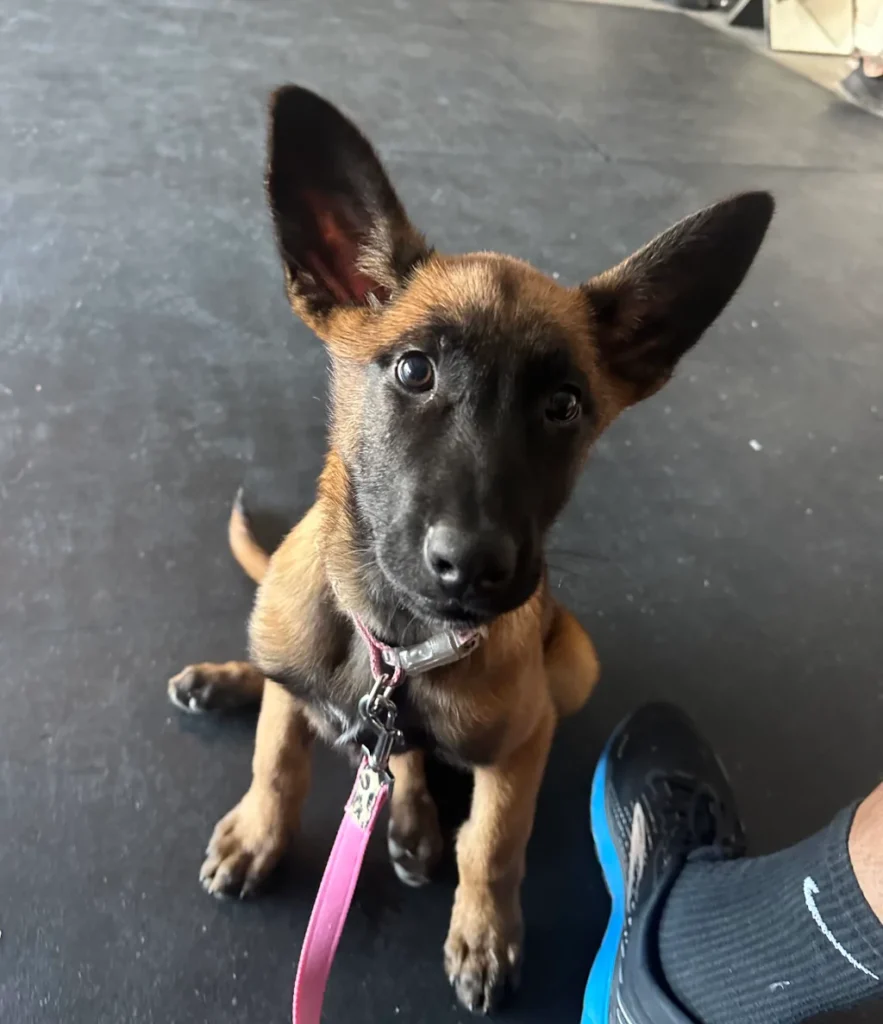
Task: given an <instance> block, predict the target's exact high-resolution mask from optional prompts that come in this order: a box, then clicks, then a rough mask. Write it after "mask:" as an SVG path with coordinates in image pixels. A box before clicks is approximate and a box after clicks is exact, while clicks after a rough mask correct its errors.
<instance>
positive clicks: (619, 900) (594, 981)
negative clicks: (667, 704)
mask: <svg viewBox="0 0 883 1024" xmlns="http://www.w3.org/2000/svg"><path fill="white" fill-rule="evenodd" d="M621 731H622V727H621V726H620V728H619V729H617V730H616V732H614V733H613V735H612V736H611V737H610V739H609V740H608V741H607V746H606V747H605V748H604V752H603V753H602V754H601V757H600V758H599V760H598V764H597V765H596V766H595V774H594V776H593V777H592V799H591V814H592V839H593V840H594V843H595V853H596V854H597V857H598V862H599V864H600V865H601V870H602V872H603V873H604V881H605V883H606V885H607V892H608V893H610V900H611V907H610V917H609V918H608V920H607V927H606V928H605V929H604V938H603V939H602V940H601V945H600V947H599V948H598V953H597V955H596V956H595V961H594V963H593V964H592V970H591V973H590V974H589V981H588V984H587V985H586V994H585V998H584V999H583V1015H582V1018H581V1021H580V1024H607V1017H608V1014H609V1006H610V989H611V986H612V983H613V970H614V968H615V966H616V953H617V950H618V949H619V943H620V938H621V936H622V930H623V925H624V924H625V876H624V875H623V870H622V865H621V863H620V860H619V856H618V854H617V852H616V846H615V845H614V842H613V835H612V834H611V832H610V825H609V824H608V822H607V809H606V792H607V771H608V765H609V763H610V753H611V751H612V750H613V745H614V743H615V742H616V740H617V739H618V738H619V736H620V734H621Z"/></svg>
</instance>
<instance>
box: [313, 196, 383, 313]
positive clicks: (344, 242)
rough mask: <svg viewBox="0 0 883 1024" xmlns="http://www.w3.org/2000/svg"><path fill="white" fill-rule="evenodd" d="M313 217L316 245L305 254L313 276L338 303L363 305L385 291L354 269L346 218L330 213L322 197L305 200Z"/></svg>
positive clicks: (355, 253)
mask: <svg viewBox="0 0 883 1024" xmlns="http://www.w3.org/2000/svg"><path fill="white" fill-rule="evenodd" d="M307 198H308V202H309V204H310V206H312V207H313V210H314V211H315V217H316V234H317V236H318V238H317V241H319V243H320V244H319V245H318V246H317V247H316V249H314V250H313V251H312V252H311V253H310V254H309V262H310V264H311V269H312V271H313V273H314V274H315V275H316V276H317V277H318V278H320V279H321V281H322V284H324V285H325V287H326V288H327V289H328V290H329V291H330V292H331V294H332V295H333V296H334V298H335V299H336V300H337V301H338V302H340V303H348V304H349V303H356V304H358V305H365V303H366V302H367V301H368V295H369V294H370V293H372V292H373V293H374V294H375V295H377V296H378V298H383V295H381V294H380V292H381V291H385V289H380V288H379V286H378V283H377V281H374V280H372V279H371V278H370V277H368V275H367V274H363V273H362V271H361V270H359V268H358V267H357V266H356V261H357V260H358V258H359V242H358V237H357V232H356V231H355V230H353V229H352V228H349V227H348V225H347V224H346V217H345V215H344V216H341V215H340V213H338V212H337V211H335V210H334V209H332V208H331V207H330V205H329V203H328V201H327V198H326V197H325V196H321V195H316V194H315V193H313V194H312V195H310V196H308V197H307Z"/></svg>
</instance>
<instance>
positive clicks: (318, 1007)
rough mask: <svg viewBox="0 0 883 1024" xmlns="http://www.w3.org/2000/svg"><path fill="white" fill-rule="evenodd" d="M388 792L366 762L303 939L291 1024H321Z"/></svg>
mask: <svg viewBox="0 0 883 1024" xmlns="http://www.w3.org/2000/svg"><path fill="white" fill-rule="evenodd" d="M389 788H390V777H389V775H388V774H387V773H386V772H380V771H377V769H375V768H372V767H371V765H370V764H369V763H368V759H367V758H365V759H364V760H363V761H362V766H361V767H360V768H359V772H358V774H357V775H356V782H355V785H354V786H353V791H352V793H351V794H350V798H349V800H348V802H347V805H346V811H345V812H344V815H343V821H341V823H340V828H339V829H338V831H337V838H336V839H335V840H334V846H333V847H332V850H331V856H330V857H329V858H328V863H327V865H326V866H325V874H324V875H323V876H322V884H321V885H320V886H319V894H318V895H317V896H316V902H315V903H314V904H313V912H312V913H311V914H310V923H309V924H308V925H307V933H306V935H305V936H304V944H303V948H302V949H301V954H300V962H299V963H298V966H297V978H296V980H295V983H294V1000H293V1003H292V1011H291V1014H292V1021H293V1024H320V1020H321V1017H322V1002H323V1000H324V998H325V987H326V985H327V984H328V976H329V974H330V973H331V964H332V963H333V961H334V954H335V953H336V952H337V944H338V942H339V941H340V936H341V933H342V932H343V926H344V923H345V922H346V918H347V914H348V913H349V909H350V904H351V903H352V901H353V893H354V892H355V889H356V882H357V881H358V879H359V872H360V871H361V870H362V861H363V860H364V858H365V850H366V849H367V848H368V840H369V839H370V838H371V833H372V832H373V831H374V826H375V825H376V824H377V818H378V815H379V814H380V812H381V811H382V810H383V806H384V804H385V803H386V801H387V798H388V797H389Z"/></svg>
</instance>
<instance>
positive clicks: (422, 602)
mask: <svg viewBox="0 0 883 1024" xmlns="http://www.w3.org/2000/svg"><path fill="white" fill-rule="evenodd" d="M378 566H379V568H380V571H381V573H382V575H383V577H384V578H385V580H386V582H387V584H388V585H389V586H390V587H391V588H392V590H393V591H394V592H395V595H396V598H397V599H398V601H399V603H400V604H401V605H402V607H403V608H404V609H406V610H407V611H408V612H409V613H410V614H411V615H413V616H415V617H416V618H418V619H419V620H420V621H421V622H423V623H425V624H426V625H427V626H430V627H432V628H434V629H438V630H443V629H477V628H478V627H480V626H487V625H490V623H491V622H493V621H494V619H497V618H499V617H500V616H501V615H505V614H506V613H507V612H510V611H513V610H514V609H515V608H518V607H520V606H521V605H522V604H523V603H524V602H525V601H526V600H527V599H528V598H529V597H530V595H531V594H532V593H533V592H534V590H535V589H536V587H537V586H538V585H539V581H540V576H541V572H537V575H536V579H535V580H533V581H532V583H531V584H530V585H525V586H524V587H523V588H521V589H520V590H519V591H518V592H517V593H515V592H513V594H511V595H510V597H509V599H507V600H505V601H493V602H487V603H484V602H482V603H480V604H479V603H478V602H473V601H469V602H464V601H457V600H451V599H445V598H437V597H429V596H427V595H426V594H421V593H419V592H416V591H414V590H412V589H411V588H410V587H408V586H406V585H405V584H403V583H402V582H401V581H400V580H398V579H397V578H396V577H395V575H394V574H393V573H391V572H390V571H389V570H388V569H387V567H386V566H384V565H383V563H382V561H381V560H379V559H378Z"/></svg>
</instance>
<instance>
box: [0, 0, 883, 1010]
mask: <svg viewBox="0 0 883 1024" xmlns="http://www.w3.org/2000/svg"><path fill="white" fill-rule="evenodd" d="M285 80H296V81H300V82H303V83H307V84H310V85H312V86H313V87H316V88H319V89H321V90H323V91H325V92H327V93H328V94H329V95H330V96H332V97H333V98H335V99H336V100H337V101H339V102H340V103H342V104H343V105H344V106H345V107H346V108H347V109H348V110H350V111H351V112H352V113H353V114H354V115H356V116H357V118H358V119H359V120H360V121H361V122H362V123H363V124H364V125H365V127H366V128H367V129H368V131H369V132H370V134H371V135H372V136H373V137H374V138H375V139H376V141H377V143H378V145H379V146H380V148H381V150H382V152H383V153H384V154H385V156H386V157H387V159H388V161H389V164H390V166H391V168H392V170H393V172H394V175H395V177H396V180H397V182H398V183H399V185H400V187H401V190H402V192H403V194H404V196H405V198H406V200H407V201H408V203H409V205H410V207H411V210H412V213H413V215H414V217H415V219H416V220H417V221H418V223H419V224H421V225H422V226H423V227H424V228H425V229H426V231H427V232H428V233H429V235H430V237H431V238H432V240H433V241H434V242H435V243H436V244H437V245H439V246H440V247H443V248H448V249H452V250H459V249H467V248H476V247H485V248H500V249H505V250H509V251H512V252H514V253H517V254H519V255H522V256H525V257H528V258H530V259H532V260H534V261H536V262H537V263H538V264H539V265H541V266H543V267H545V268H547V269H548V270H550V271H555V272H557V273H560V275H561V277H562V278H563V279H566V280H570V281H577V280H579V279H581V278H585V277H586V276H588V275H589V274H590V273H591V272H594V271H597V270H600V269H603V268H604V267H606V266H607V265H609V264H610V263H612V262H614V261H616V260H618V259H619V258H620V257H622V256H623V255H624V254H626V253H627V252H628V251H630V250H631V249H632V248H633V247H635V246H636V245H638V244H639V243H641V242H643V241H645V240H646V239H647V238H648V237H649V236H650V235H652V234H653V233H654V232H655V231H657V230H659V229H661V228H663V227H665V226H667V225H668V224H669V223H670V222H671V221H672V220H673V219H674V218H676V217H678V216H680V215H681V214H684V213H687V212H688V211H691V210H692V209H694V208H695V207H697V206H698V205H699V204H701V203H704V202H707V201H711V200H713V199H715V198H717V197H719V196H722V195H724V194H726V193H729V192H731V191H734V190H738V189H743V188H749V187H755V186H766V187H770V188H772V189H773V190H774V191H775V192H776V194H777V196H778V198H779V203H780V212H779V215H778V218H777V220H776V222H775V225H774V229H773V232H772V235H771V237H770V239H769V242H768V244H767V246H766V247H765V249H764V251H763V253H762V256H761V258H760V260H759V263H758V264H757V267H756V270H755V272H754V273H753V275H752V277H751V278H750V281H749V283H748V284H747V285H746V287H745V289H744V290H743V291H742V293H741V294H740V296H739V297H738V299H737V301H736V302H735V303H734V304H733V306H732V307H731V309H730V310H728V311H727V313H726V315H725V316H724V317H723V319H722V321H721V322H720V324H719V325H718V326H717V327H716V328H715V329H714V330H713V331H712V332H711V333H710V335H709V337H708V338H707V339H706V340H705V342H704V343H703V344H702V345H701V347H700V348H699V350H698V351H697V352H696V353H695V355H693V356H692V357H691V358H690V359H689V360H688V361H687V363H686V365H685V366H684V369H683V373H682V374H681V376H680V377H679V379H678V380H677V381H676V382H675V383H674V384H672V385H671V386H670V387H669V388H668V389H667V390H666V391H665V392H664V393H663V394H662V395H660V396H659V397H658V398H657V399H655V400H654V401H653V402H651V403H649V404H648V405H647V406H646V407H644V408H640V409H638V410H635V411H634V412H633V413H631V414H630V415H628V416H627V417H626V418H624V419H623V420H622V421H621V422H620V423H619V424H617V425H616V427H615V429H613V430H612V431H611V433H610V434H609V436H608V438H607V439H606V440H605V441H604V442H603V443H602V444H601V446H600V447H599V449H598V452H597V455H596V456H595V458H594V461H593V463H592V465H591V466H590V468H589V470H588V471H587V473H586V475H585V478H584V480H583V482H582V484H581V486H580V488H579V492H578V494H577V496H576V498H575V500H574V501H573V503H572V505H571V506H570V508H569V510H568V512H567V513H566V515H565V516H564V519H563V521H562V523H561V526H560V529H559V530H558V532H557V535H556V541H555V553H554V554H553V556H552V561H553V563H554V564H555V566H557V567H558V573H557V579H558V582H559V585H560V592H561V595H562V597H564V598H565V599H566V600H567V601H568V602H569V603H570V604H571V605H572V607H573V608H574V609H575V610H576V611H577V613H578V614H579V616H580V617H581V619H582V620H583V621H584V622H585V623H586V624H587V625H588V626H589V628H590V629H591V631H592V633H593V635H594V637H595V639H596V641H597V645H598V647H599V650H600V653H601V656H602V660H603V663H604V667H605V675H604V680H603V684H602V685H601V687H600V688H599V690H598V692H597V696H596V698H595V699H593V701H592V702H591V704H590V707H589V708H588V709H587V710H586V712H585V713H584V714H582V715H581V716H580V717H579V718H578V719H577V720H574V721H571V722H569V723H568V724H567V725H566V727H565V728H564V729H563V731H562V733H561V736H560V739H559V741H558V744H557V747H556V750H555V753H554V757H553V762H552V765H551V769H550V772H549V775H548V778H547V784H546V786H545V788H544V792H543V796H542V802H541V807H540V812H539V817H538V821H537V828H536V833H535V839H534V841H533V843H532V846H531V850H530V867H529V878H528V882H527V885H526V893H525V900H526V913H527V924H528V940H527V963H526V971H525V977H524V987H523V991H522V993H521V995H520V997H519V999H518V1001H517V1002H516V1003H515V1004H514V1006H513V1007H512V1008H511V1009H510V1011H509V1012H508V1015H507V1019H508V1020H511V1021H513V1022H519V1021H523V1022H532V1024H559V1022H561V1024H565V1022H566V1024H575V1022H576V1021H577V1019H578V1013H579V1006H580V999H581V994H582V986H583V983H584V980H585V977H586V974H587V971H588V967H589V963H590V960H591V957H592V955H593V952H594V950H595V946H596V944H597V942H598V939H599V936H600V933H601V930H602V927H603V923H604V918H605V915H606V898H605V896H604V893H603V888H602V885H601V882H600V878H599V874H598V871H597V868H596V865H595V861H594V858H593V854H592V852H591V848H590V841H589V833H588V820H587V791H588V784H589V777H590V773H591V769H592V766H593V762H594V760H595V758H596V756H597V754H598V751H599V749H600V747H601V744H602V742H603V740H604V737H605V735H606V734H607V732H608V731H609V729H610V728H611V727H612V726H613V724H614V723H615V721H616V720H617V719H618V718H619V717H620V716H621V715H622V714H623V713H625V712H627V711H628V710H629V709H631V708H633V707H634V706H635V705H636V704H637V703H638V702H640V701H643V700H644V699H646V698H648V697H651V696H652V697H663V696H664V697H668V698H673V699H675V700H678V701H680V702H681V703H682V704H683V705H684V706H685V707H686V708H687V709H688V710H689V711H690V712H692V713H693V714H694V715H695V716H696V717H697V718H698V719H699V721H700V722H701V723H702V725H703V726H704V727H705V728H706V729H707V730H708V732H709V733H710V734H711V735H712V737H713V738H714V740H715V741H716V742H717V744H718V745H719V747H720V750H721V752H722V753H723V755H724V757H725V759H726V761H727V763H728V764H729V766H730V769H731V772H732V775H733V778H734V781H735V785H736V787H737V789H738V792H739V795H740V797H741V800H742V804H743V806H744V810H745V815H746V818H747V821H748V825H749V827H750V830H751V833H752V836H753V838H754V843H755V849H757V850H767V849H771V848H773V847H776V846H779V845H781V844H783V843H786V842H789V841H791V840H794V839H796V838H798V837H800V836H802V835H803V834H804V833H806V832H807V831H808V830H811V829H814V828H815V827H817V826H819V825H821V824H822V823H823V822H824V821H825V820H826V818H827V817H828V816H829V815H831V814H832V813H833V812H834V811H835V810H836V809H837V808H838V807H839V806H840V805H841V804H842V803H844V802H846V801H848V800H850V799H852V798H853V797H855V796H857V795H859V794H861V793H862V792H864V791H865V790H867V789H868V788H870V787H871V785H872V784H873V783H874V782H875V781H876V780H877V779H878V778H879V777H880V774H881V767H883V755H881V750H883V747H881V726H883V683H881V669H880V665H881V655H883V633H881V627H880V608H881V596H883V595H881V586H883V585H881V582H880V581H881V578H883V545H881V520H883V444H881V442H883V350H881V347H883V338H881V326H880V325H881V317H883V294H881V289H880V273H881V252H883V214H881V211H883V128H881V126H879V125H878V124H877V123H876V122H874V121H872V120H870V119H868V118H866V117H865V116H864V115H861V114H860V113H858V112H853V111H852V110H850V109H847V108H844V107H842V106H840V105H839V104H838V102H837V101H836V100H835V99H834V98H833V97H831V96H829V95H828V94H827V93H825V92H823V91H820V90H818V89H817V88H815V87H814V86H812V85H811V84H808V83H807V82H805V81H803V80H801V79H798V78H796V77H793V76H791V75H790V74H789V73H787V72H786V71H784V70H782V69H780V68H778V67H777V66H775V65H774V64H773V63H771V62H768V61H767V60H765V59H763V58H761V57H759V56H757V55H754V54H752V53H750V52H748V51H746V50H743V49H741V48H739V47H738V46H736V45H735V44H733V43H731V42H730V41H728V40H727V39H725V38H724V37H722V36H720V35H718V34H715V33H713V32H711V31H709V30H706V29H705V28H703V27H701V26H700V25H698V24H696V23H694V22H691V21H689V20H687V19H684V18H682V17H679V16H675V15H671V14H668V13H656V12H646V11H637V10H624V9H618V8H612V7H607V6H588V5H580V4H574V5H569V4H562V3H546V2H541V0H537V2H528V0H510V2H507V3H502V2H500V3H494V2H487V0H480V2H466V0H452V2H447V3H445V2H439V0H396V2H392V3H390V2H386V0H361V2H358V3H353V2H350V0H300V2H298V3H297V4H296V5H295V4H292V3H288V2H286V0H262V2H256V0H236V2H234V0H230V2H227V3H221V2H218V3H213V2H210V0H179V2H168V3H160V2H153V3H151V2H149V0H142V2H131V3H130V2H120V0H114V2H104V0H94V2H90V0H28V3H27V4H21V3H16V2H13V0H0V353H2V358H0V524H2V526H0V615H2V635H0V644H2V646H0V701H2V702H0V931H2V935H0V1020H2V1021H3V1024H7V1022H8V1024H35V1022H40V1024H44V1022H45V1024H56V1022H62V1024H122V1022H141V1024H147V1022H163V1024H167V1022H174V1024H184V1022H187V1024H191V1022H193V1024H196V1022H203V1021H204V1022H211V1024H222V1022H231V1024H232V1022H243V1021H249V1022H269V1021H279V1022H282V1021H285V1020H286V1019H287V1015H288V1002H289V998H290V988H289V986H290V982H291V980H292V977H293V970H294V961H295V958H296V955H297V951H298V948H299V944H300V940H301V937H302V935H303V930H304V927H305V924H306V919H307V915H308V911H309V907H310V904H311V901H312V897H313V894H314V892H315V889H316V885H317V883H318V879H319V876H320V872H321V869H322V865H323V862H324V857H325V855H326V853H327V851H328V849H329V846H330V843H331V840H332V837H333V833H334V830H335V829H336V825H337V821H338V817H339V812H340V807H341V803H342V800H343V798H344V796H345V792H346V789H347V784H348V782H347V776H348V769H346V767H345V766H344V765H342V764H340V763H338V762H337V761H336V760H335V759H334V758H333V756H332V755H330V754H326V753H323V754H321V755H320V758H319V761H318V770H317V773H316V774H317V780H316V786H315V789H314V792H313V795H312V797H311V800H310V803H309V806H308V811H307V814H306V821H305V826H304V835H303V839H302V841H301V842H300V844H299V846H298V848H297V850H296V851H295V852H294V853H293V854H292V857H291V859H290V861H289V862H288V863H287V864H286V867H285V871H284V872H283V875H282V879H281V881H280V884H279V885H278V887H277V890H276V891H275V892H274V893H272V894H270V895H269V896H268V897H266V898H264V899H262V900H261V901H259V902H255V903H252V904H249V905H244V906H233V905H224V904H219V903H216V902H214V901H212V900H210V899H209V898H207V897H206V896H205V895H204V894H203V893H202V891H201V890H200V888H199V886H198V885H197V878H196V876H197V870H198V867H199V864H200V859H201V854H202V850H203V847H204V844H205V842H206V839H207V838H208V835H209V832H210V829H211V828H212V826H213V824H214V822H215V820H216V819H217V818H218V817H219V816H220V815H221V814H222V813H223V812H225V811H226V810H228V808H229V807H230V806H231V805H232V803H233V802H234V801H235V800H236V799H237V798H238V797H239V795H240V794H241V792H242V791H243V789H244V787H245V785H246V783H247V778H248V764H249V757H250V748H251V734H252V729H253V722H248V721H246V722H238V723H237V722H232V723H212V722H194V721H192V720H190V719H184V718H181V717H179V716H178V715H177V714H176V713H175V712H174V711H173V710H172V708H171V707H170V706H169V705H167V703H166V699H165V680H166V677H167V676H169V675H170V674H171V673H172V672H174V671H176V670H177V669H178V668H180V667H181V666H182V665H183V664H185V663H186V662H189V661H193V660H199V659H203V658H211V659H222V658H225V657H230V656H236V655H237V654H239V653H240V652H241V650H242V644H243V636H244V621H245V616H246V613H247V610H248V607H249V601H250V588H249V586H248V585H247V584H246V583H245V582H244V581H243V580H242V579H241V578H240V574H239V572H238V570H237V568H236V567H235V566H234V564H233V563H232V560H231V559H230V557H229V555H228V554H227V551H226V548H225V540H224V524H225V519H226V515H227V508H228V503H229V501H230V498H231V496H232V494H233V492H234V491H235V489H236V487H237V486H238V485H239V483H240V482H241V481H242V479H243V478H244V477H245V476H246V475H248V476H249V477H250V484H251V487H252V493H253V495H255V496H256V498H257V500H258V502H259V503H260V504H262V505H263V506H264V507H266V508H268V509H270V510H273V511H275V512H277V513H279V514H281V515H282V516H283V517H284V518H285V519H286V520H291V519H292V518H293V517H294V516H295V515H296V513H297V511H298V510H299V509H302V508H303V507H305V506H306V505H307V504H308V503H309V501H310V500H311V496H312V492H313V481H314V477H315V474H316V470H317V468H318V466H319V464H320V459H321V453H322V444H323V434H324V426H323V415H324V412H325V406H324V396H323V390H324V383H323V372H324V359H323V354H322V352H321V350H320V347H319V345H318V343H317V342H316V341H314V340H313V339H312V338H311V337H310V336H309V335H308V333H307V332H306V331H305V330H304V329H303V328H301V327H300V326H299V325H297V324H295V323H294V322H293V321H292V319H291V317H290V315H289V312H288V310H287V307H286V303H285V299H284V296H283V290H282V286H281V274H280V271H279V268H278V267H277V263H276V257H275V254H274V249H273V244H272V241H271V234H270V229H269V224H268V218H267V216H266V214H265V211H264V207H263V198H262V180H261V179H262V139H263V133H264V125H263V104H264V101H265V96H266V93H267V91H268V89H269V88H270V87H271V86H273V85H274V84H277V83H280V82H282V81H285ZM451 891H452V882H451V879H450V877H448V878H446V879H443V880H442V881H441V882H440V883H439V884H438V885H437V886H436V887H433V888H430V889H429V890H424V891H421V892H418V893H413V892H410V891H405V890H403V889H402V888H401V887H400V886H399V885H398V884H397V882H396V881H395V879H394V876H393V874H392V871H391V870H390V869H389V867H388V865H387V863H386V860H385V856H384V852H383V849H382V844H377V845H376V847H375V848H374V849H373V851H372V853H371V855H370V856H369V861H368V865H367V868H366V872H365V876H364V880H363V882H362V884H361V887H360V889H359V894H358V899H357V905H356V908H355V910H354V913H353V915H352V918H351V921H350V923H349V925H348V928H347V931H346V934H345V936H344V939H343V943H342V948H341V954H340V960H339V963H338V965H337V967H336V969H335V973H334V976H333V980H332V983H331V988H330V991H329V996H328V1002H327V1020H328V1021H347V1022H351V1024H363V1022H364V1024H377V1022H381V1021H383V1022H390V1021H399V1020H400V1021H402V1022H403V1024H419V1022H432V1024H436V1022H439V1024H440V1022H453V1021H460V1020H465V1019H466V1014H465V1012H464V1011H461V1010H459V1009H458V1008H457V1007H456V1006H455V1004H454V999H453V995H452V993H451V991H450V990H449V988H448V985H447V983H446V981H445V979H444V977H443V974H442V970H441V954H440V949H441V943H442V940H443V937H444V932H445V926H446V920H447V914H448V909H449V903H450V898H451ZM872 1016H873V1014H872V1013H871V1012H869V1013H866V1014H864V1015H861V1014H859V1015H858V1016H856V1017H854V1018H851V1019H852V1020H864V1021H868V1022H869V1021H871V1020H872Z"/></svg>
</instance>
